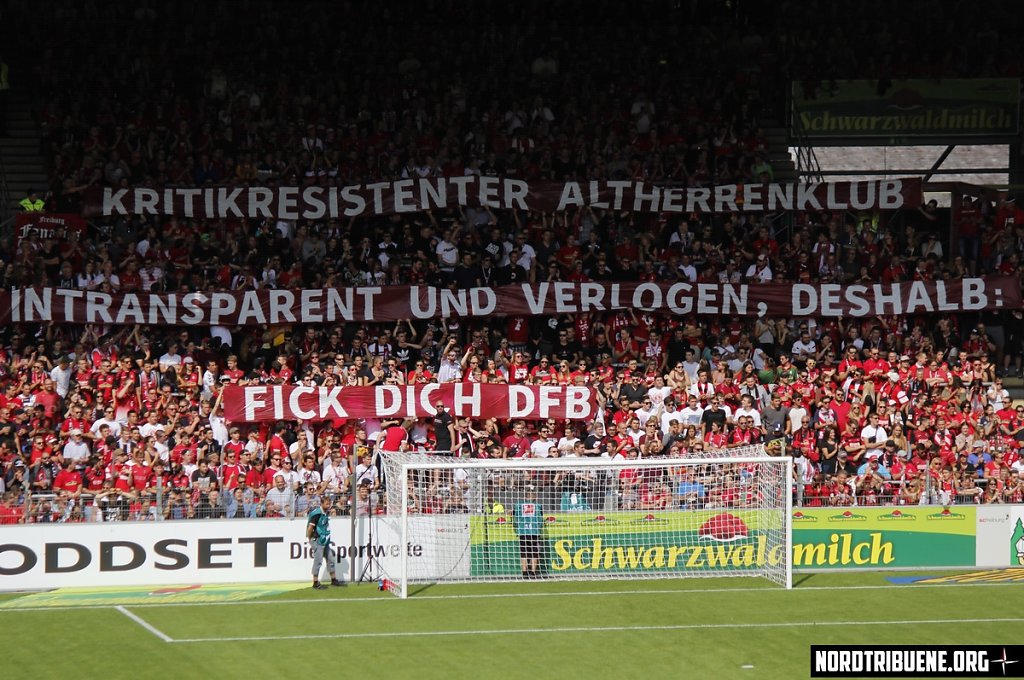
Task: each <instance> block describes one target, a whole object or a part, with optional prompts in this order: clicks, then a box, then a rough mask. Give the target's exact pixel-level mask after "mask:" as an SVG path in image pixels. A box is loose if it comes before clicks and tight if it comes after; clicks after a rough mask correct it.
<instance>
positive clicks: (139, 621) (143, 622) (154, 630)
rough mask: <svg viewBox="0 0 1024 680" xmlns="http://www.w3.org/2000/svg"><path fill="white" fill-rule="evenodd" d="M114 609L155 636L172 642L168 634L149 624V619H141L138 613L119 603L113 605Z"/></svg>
mask: <svg viewBox="0 0 1024 680" xmlns="http://www.w3.org/2000/svg"><path fill="white" fill-rule="evenodd" d="M114 609H116V610H117V611H119V612H121V613H122V614H124V615H125V616H127V617H128V618H129V619H131V620H132V621H134V622H135V623H137V624H139V625H140V626H142V627H143V628H144V629H146V630H147V631H149V632H150V633H152V634H153V635H155V636H157V637H158V638H160V639H161V640H163V641H164V642H174V640H173V639H172V638H171V636H170V635H168V634H167V633H164V632H163V631H161V630H160V629H159V628H157V627H156V626H154V625H153V624H151V623H150V622H149V621H146V620H145V619H143V618H142V617H141V616H139V615H138V614H134V613H132V612H130V611H128V610H127V609H125V608H124V607H122V606H121V605H118V606H116V607H114Z"/></svg>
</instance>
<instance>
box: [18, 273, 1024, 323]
mask: <svg viewBox="0 0 1024 680" xmlns="http://www.w3.org/2000/svg"><path fill="white" fill-rule="evenodd" d="M1021 307H1022V300H1021V287H1020V281H1019V280H1018V279H1017V278H1016V277H1013V276H1002V277H996V278H989V279H980V278H968V279H960V280H954V281H933V282H924V281H907V282H902V283H893V284H881V283H876V284H871V285H863V284H856V285H850V286H842V285H839V284H801V283H797V284H793V283H777V284H771V283H768V284H735V285H734V284H717V283H694V284H691V283H674V284H671V285H670V284H656V283H589V282H588V283H570V282H563V283H540V284H536V285H530V284H523V285H519V286H501V287H498V288H470V289H468V290H454V291H453V290H449V289H446V288H443V289H442V288H432V287H428V286H388V287H365V288H324V289H306V290H258V291H234V292H208V293H204V292H195V293H115V294H107V293H97V292H89V291H82V290H72V289H64V288H16V289H13V290H10V291H0V324H8V323H26V322H32V323H40V322H48V321H55V322H57V323H76V324H83V323H100V324H105V325H125V324H143V325H157V326H217V325H226V326H265V325H290V324H324V323H327V324H331V323H340V322H347V321H367V322H393V321H398V320H402V319H434V318H438V317H444V318H448V317H461V318H467V317H483V316H508V315H516V316H537V315H553V314H576V313H580V312H604V311H609V310H620V309H635V310H638V311H645V312H653V313H664V314H700V315H717V314H723V315H730V316H731V315H736V316H748V317H749V316H760V317H763V316H770V317H780V316H782V317H791V316H817V317H841V316H847V317H871V316H884V315H911V314H924V313H933V312H954V313H958V312H977V311H981V310H999V309H1020V308H1021Z"/></svg>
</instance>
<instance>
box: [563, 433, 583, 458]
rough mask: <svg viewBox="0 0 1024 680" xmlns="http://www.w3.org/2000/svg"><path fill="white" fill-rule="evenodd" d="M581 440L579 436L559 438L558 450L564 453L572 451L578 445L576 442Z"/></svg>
mask: <svg viewBox="0 0 1024 680" xmlns="http://www.w3.org/2000/svg"><path fill="white" fill-rule="evenodd" d="M579 440H580V438H579V437H562V438H561V439H559V440H558V451H559V453H561V454H563V455H567V454H570V453H572V449H573V447H574V446H576V442H578V441H579Z"/></svg>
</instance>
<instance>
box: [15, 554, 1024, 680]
mask: <svg viewBox="0 0 1024 680" xmlns="http://www.w3.org/2000/svg"><path fill="white" fill-rule="evenodd" d="M935 573H936V574H937V573H938V572H935ZM905 575H906V574H904V573H900V574H894V573H889V574H885V573H881V572H857V573H845V574H835V573H829V574H814V575H797V576H796V577H795V583H796V586H795V587H794V589H793V590H791V591H786V590H784V589H782V588H779V587H778V586H774V585H772V584H769V583H768V582H766V581H764V580H763V579H757V578H734V579H710V580H695V579H687V580H652V581H589V582H565V581H559V582H530V583H501V584H472V585H437V586H416V585H414V586H412V588H411V591H412V593H413V594H412V596H411V597H410V598H409V599H408V600H399V599H398V598H395V597H394V596H392V595H390V594H387V593H380V592H378V591H377V589H376V587H375V586H371V585H358V586H349V587H347V588H332V589H330V590H327V591H314V590H311V589H308V588H306V589H303V590H296V591H292V592H288V593H284V594H281V595H277V596H273V597H266V598H261V599H254V600H246V601H242V602H230V603H218V604H189V605H182V604H171V603H163V604H141V605H127V606H123V607H115V606H94V607H88V608H86V607H66V608H60V607H49V608H40V609H31V610H25V609H21V610H19V609H0V626H2V627H3V630H4V643H3V648H4V654H3V661H2V662H0V664H2V665H0V668H2V671H0V677H4V678H8V679H13V678H43V677H53V678H104V679H107V680H112V679H114V678H132V679H133V680H138V679H139V678H149V677H160V678H235V677H246V678H248V677H263V678H268V677H269V678H276V677H289V678H290V677H314V678H319V677H334V678H417V679H422V680H427V679H429V678H445V679H446V680H452V679H453V678H485V679H487V678H530V679H531V680H538V679H544V678H595V679H600V678H641V677H643V678H658V679H661V678H709V679H713V678H741V679H746V678H749V679H751V680H753V679H772V680H776V679H777V680H791V679H792V678H806V677H809V659H810V650H809V646H810V645H811V644H843V643H846V644H871V643H875V644H894V643H907V644H944V643H948V644H957V643H972V642H973V643H978V644H983V643H984V644H1000V643H1006V644H1010V643H1019V642H1020V640H1021V638H1022V635H1024V608H1022V604H1021V603H1022V602H1024V584H1012V583H1009V584H1007V583H1004V584H993V583H989V584H985V583H977V584H944V585H939V584H935V585H927V584H910V585H896V584H893V583H891V582H890V581H889V580H887V578H886V576H905ZM15 597H20V596H18V595H7V596H3V597H2V600H8V599H11V598H15Z"/></svg>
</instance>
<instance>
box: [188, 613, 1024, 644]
mask: <svg viewBox="0 0 1024 680" xmlns="http://www.w3.org/2000/svg"><path fill="white" fill-rule="evenodd" d="M1020 622H1024V618H1006V619H992V618H986V619H923V620H920V619H919V620H902V621H791V622H778V623H693V624H680V625H676V626H668V625H666V626H595V627H586V626H581V627H571V628H505V629H501V630H426V631H405V632H384V633H325V634H319V635H281V636H270V635H267V636H253V637H219V638H176V639H174V640H170V642H173V643H175V644H178V643H195V642H269V641H281V640H337V639H348V638H409V637H444V636H462V635H533V634H543V635H549V634H551V633H622V632H631V631H636V632H643V631H655V630H716V629H730V628H731V629H741V628H807V627H815V626H893V625H895V626H922V625H936V624H952V623H1020Z"/></svg>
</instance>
